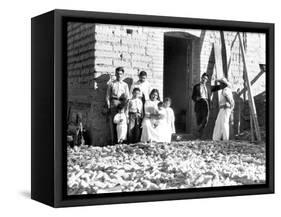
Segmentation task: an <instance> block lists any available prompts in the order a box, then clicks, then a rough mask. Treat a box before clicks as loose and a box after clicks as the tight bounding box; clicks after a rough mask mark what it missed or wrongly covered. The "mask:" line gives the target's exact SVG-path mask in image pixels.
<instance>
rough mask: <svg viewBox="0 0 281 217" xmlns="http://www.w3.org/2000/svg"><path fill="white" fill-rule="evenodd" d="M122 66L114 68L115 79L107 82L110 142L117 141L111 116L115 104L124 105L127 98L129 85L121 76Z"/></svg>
mask: <svg viewBox="0 0 281 217" xmlns="http://www.w3.org/2000/svg"><path fill="white" fill-rule="evenodd" d="M124 72H125V71H124V68H123V67H117V68H116V69H115V76H116V80H114V81H112V82H111V83H109V84H108V87H107V92H106V104H107V108H108V109H109V111H110V116H109V118H110V121H109V123H110V131H111V139H112V143H113V144H115V143H117V132H116V127H115V126H114V125H115V124H114V123H113V117H114V116H115V115H116V114H117V106H118V105H119V104H123V105H124V106H125V104H126V102H127V99H128V98H129V87H128V84H127V83H125V82H124V81H123V80H122V78H123V76H124Z"/></svg>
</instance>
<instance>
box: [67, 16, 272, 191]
mask: <svg viewBox="0 0 281 217" xmlns="http://www.w3.org/2000/svg"><path fill="white" fill-rule="evenodd" d="M66 34H67V35H66V39H67V42H66V43H67V46H66V50H67V51H66V55H67V57H66V62H67V69H66V70H67V71H66V75H67V78H66V80H67V82H66V83H67V87H66V89H67V91H66V94H67V97H66V100H67V102H66V103H67V113H66V114H65V115H66V117H65V120H66V122H65V123H64V124H65V129H66V131H67V132H66V137H67V138H66V139H65V141H66V143H67V144H65V148H66V152H67V159H66V160H67V163H66V167H67V168H64V170H66V173H67V195H69V196H71V195H91V194H108V193H111V194H112V193H120V192H143V191H165V190H172V189H173V190H175V189H194V188H211V187H225V186H241V185H259V184H265V183H266V181H267V180H266V135H267V134H266V131H267V129H266V125H267V124H266V113H267V111H266V108H267V106H266V105H267V102H266V94H267V93H266V74H267V63H266V52H267V51H266V34H265V33H259V32H239V31H224V30H208V29H187V28H168V27H154V26H153V27H152V26H141V25H119V24H103V23H91V22H74V21H69V22H67V32H66Z"/></svg>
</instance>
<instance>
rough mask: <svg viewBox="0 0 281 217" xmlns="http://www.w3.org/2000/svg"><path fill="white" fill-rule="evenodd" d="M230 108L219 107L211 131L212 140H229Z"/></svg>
mask: <svg viewBox="0 0 281 217" xmlns="http://www.w3.org/2000/svg"><path fill="white" fill-rule="evenodd" d="M231 111H232V109H230V108H226V109H220V111H219V114H218V117H217V120H216V124H215V128H214V132H213V140H215V141H218V140H224V141H226V140H229V118H230V115H231Z"/></svg>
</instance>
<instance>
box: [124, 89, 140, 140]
mask: <svg viewBox="0 0 281 217" xmlns="http://www.w3.org/2000/svg"><path fill="white" fill-rule="evenodd" d="M140 93H141V91H140V89H139V88H138V87H135V88H134V89H133V92H132V98H131V99H130V100H129V102H128V109H127V111H128V120H129V129H128V140H129V142H130V143H136V142H139V140H140V135H141V133H140V127H141V120H142V110H143V103H142V100H141V99H140V98H139V95H140Z"/></svg>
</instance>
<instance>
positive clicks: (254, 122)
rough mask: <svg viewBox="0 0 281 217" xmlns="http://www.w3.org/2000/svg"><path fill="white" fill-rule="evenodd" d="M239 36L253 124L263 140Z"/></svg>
mask: <svg viewBox="0 0 281 217" xmlns="http://www.w3.org/2000/svg"><path fill="white" fill-rule="evenodd" d="M238 38H239V42H240V49H241V54H242V60H243V64H244V69H245V79H246V84H247V88H248V101H249V107H250V114H251V116H252V118H253V124H254V129H255V133H256V137H257V140H258V141H261V135H260V128H259V123H258V118H257V112H256V106H255V102H254V98H253V95H252V90H251V83H250V81H249V77H248V68H247V59H246V55H245V50H244V46H243V42H242V39H241V36H240V33H238Z"/></svg>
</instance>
